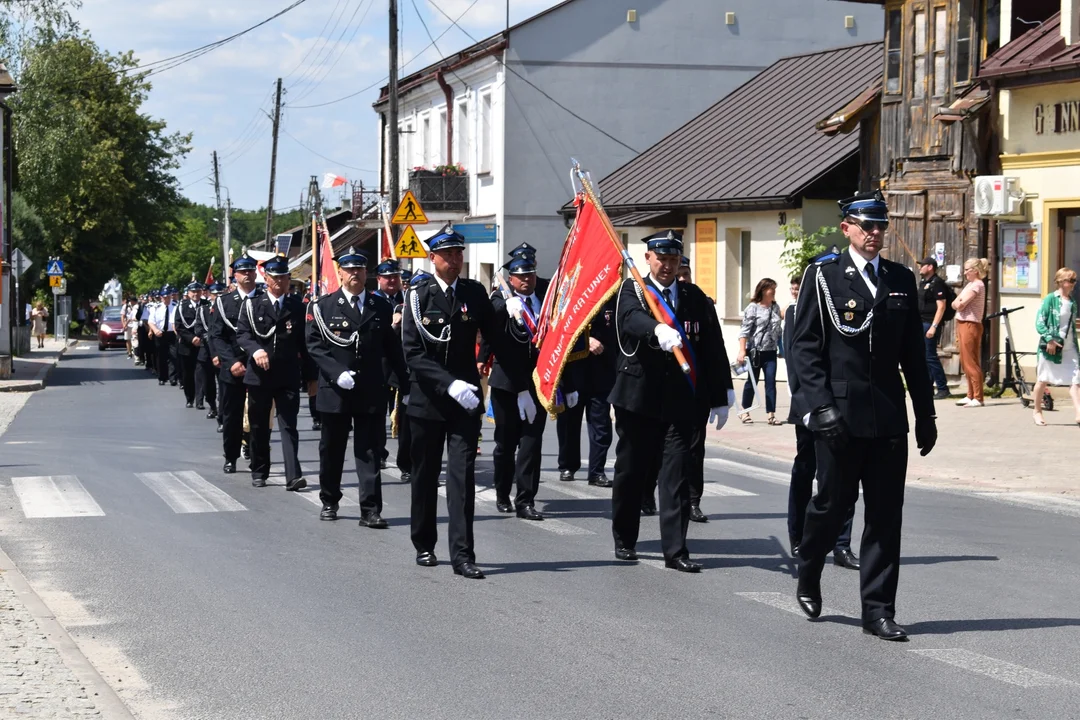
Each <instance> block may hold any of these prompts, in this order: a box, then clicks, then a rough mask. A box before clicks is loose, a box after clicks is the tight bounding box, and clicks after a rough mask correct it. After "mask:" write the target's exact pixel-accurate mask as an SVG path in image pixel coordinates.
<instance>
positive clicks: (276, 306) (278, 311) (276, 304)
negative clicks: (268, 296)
mask: <svg viewBox="0 0 1080 720" xmlns="http://www.w3.org/2000/svg"><path fill="white" fill-rule="evenodd" d="M274 313H275V314H276V315H280V314H281V298H278V299H277V300H275V301H274Z"/></svg>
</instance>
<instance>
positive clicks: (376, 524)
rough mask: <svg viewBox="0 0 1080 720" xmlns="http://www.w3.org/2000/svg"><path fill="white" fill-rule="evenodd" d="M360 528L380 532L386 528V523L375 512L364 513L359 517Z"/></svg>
mask: <svg viewBox="0 0 1080 720" xmlns="http://www.w3.org/2000/svg"><path fill="white" fill-rule="evenodd" d="M360 526H361V527H369V528H371V529H373V530H382V529H383V528H385V527H386V521H385V520H383V519H382V516H381V515H379V513H377V512H372V513H364V514H363V515H361V516H360Z"/></svg>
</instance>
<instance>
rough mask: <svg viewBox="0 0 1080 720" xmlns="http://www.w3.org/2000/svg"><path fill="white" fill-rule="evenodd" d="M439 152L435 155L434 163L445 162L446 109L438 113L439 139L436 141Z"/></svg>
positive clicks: (442, 163)
mask: <svg viewBox="0 0 1080 720" xmlns="http://www.w3.org/2000/svg"><path fill="white" fill-rule="evenodd" d="M436 146H437V147H438V148H439V154H438V155H437V156H436V157H435V164H436V165H445V164H446V111H445V110H443V111H441V112H440V113H439V141H438V143H436Z"/></svg>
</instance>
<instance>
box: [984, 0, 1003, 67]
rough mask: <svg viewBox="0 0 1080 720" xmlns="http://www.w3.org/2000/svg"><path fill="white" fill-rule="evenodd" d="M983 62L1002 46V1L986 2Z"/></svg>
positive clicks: (987, 0)
mask: <svg viewBox="0 0 1080 720" xmlns="http://www.w3.org/2000/svg"><path fill="white" fill-rule="evenodd" d="M983 28H984V32H983V51H982V58H981V59H982V60H985V59H986V58H987V56H989V55H990V54H991V53H992V52H994V51H995V50H997V49H998V48H999V47H1000V46H1001V0H986V14H985V15H984V16H983Z"/></svg>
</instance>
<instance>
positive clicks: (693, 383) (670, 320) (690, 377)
mask: <svg viewBox="0 0 1080 720" xmlns="http://www.w3.org/2000/svg"><path fill="white" fill-rule="evenodd" d="M645 287H646V288H648V290H649V292H650V293H652V296H653V298H654V299H655V300H656V304H657V305H659V306H660V314H661V315H663V316H664V324H665V325H667V326H668V327H672V328H675V331H676V332H677V333H679V337H681V338H682V344H683V352H685V353H686V362H687V363H688V364H689V365H690V372H689V373H686V381H687V382H688V383H690V390H691V392H696V391H697V357H696V356H695V355H694V348H693V347H691V345H690V338H688V337H687V336H686V333H685V332H683V327H682V325H681V324H679V321H678V320H676V319H675V311H674V310H672V309H671V306H670V305H668V303H667V300H665V299H664V296H663V295H662V294H661V293H660V291H659V290H657V289H656V288H654V287H653V286H652V285H646V286H645Z"/></svg>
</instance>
